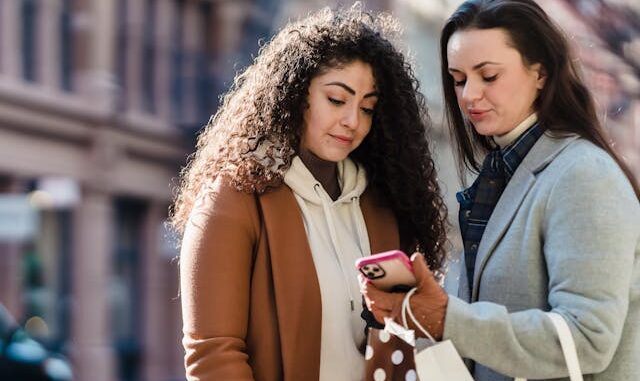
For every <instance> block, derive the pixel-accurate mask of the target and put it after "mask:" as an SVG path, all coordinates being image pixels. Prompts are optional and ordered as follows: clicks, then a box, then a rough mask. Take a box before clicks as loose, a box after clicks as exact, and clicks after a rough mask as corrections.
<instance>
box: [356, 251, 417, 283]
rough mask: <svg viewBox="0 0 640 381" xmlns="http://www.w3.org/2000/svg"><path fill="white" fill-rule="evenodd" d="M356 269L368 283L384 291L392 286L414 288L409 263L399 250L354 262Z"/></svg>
mask: <svg viewBox="0 0 640 381" xmlns="http://www.w3.org/2000/svg"><path fill="white" fill-rule="evenodd" d="M356 268H357V269H358V270H359V271H360V272H361V273H362V275H364V276H365V277H366V278H367V279H368V281H369V282H371V283H373V284H374V285H375V286H376V287H377V288H379V289H381V290H385V291H389V290H391V289H392V288H393V287H394V286H400V285H402V286H411V287H413V286H415V284H416V278H415V276H414V275H413V267H412V266H411V261H409V257H407V255H406V254H405V253H403V252H402V251H400V250H391V251H386V252H384V253H380V254H374V255H371V256H368V257H364V258H360V259H358V260H356Z"/></svg>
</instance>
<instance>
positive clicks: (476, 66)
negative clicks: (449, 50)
mask: <svg viewBox="0 0 640 381" xmlns="http://www.w3.org/2000/svg"><path fill="white" fill-rule="evenodd" d="M486 65H500V64H499V63H498V62H491V61H483V62H480V63H479V64H477V65H474V66H473V67H472V69H473V70H478V69H480V68H482V67H484V66H486ZM452 71H453V72H457V73H462V70H459V69H456V68H453V67H450V68H449V72H452Z"/></svg>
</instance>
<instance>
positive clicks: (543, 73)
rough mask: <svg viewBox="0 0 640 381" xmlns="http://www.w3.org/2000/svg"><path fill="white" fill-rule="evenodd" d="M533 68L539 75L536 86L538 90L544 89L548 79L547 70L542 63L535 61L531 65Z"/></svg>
mask: <svg viewBox="0 0 640 381" xmlns="http://www.w3.org/2000/svg"><path fill="white" fill-rule="evenodd" d="M531 70H532V71H533V72H534V73H535V74H536V75H537V78H538V79H537V80H536V87H537V88H538V90H542V89H543V88H544V84H545V82H546V81H547V70H546V69H545V68H544V66H542V64H539V63H535V64H533V65H531Z"/></svg>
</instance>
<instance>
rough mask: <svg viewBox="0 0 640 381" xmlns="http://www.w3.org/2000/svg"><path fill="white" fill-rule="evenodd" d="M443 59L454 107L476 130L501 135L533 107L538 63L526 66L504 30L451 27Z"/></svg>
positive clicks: (541, 80)
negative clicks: (448, 75) (449, 75)
mask: <svg viewBox="0 0 640 381" xmlns="http://www.w3.org/2000/svg"><path fill="white" fill-rule="evenodd" d="M447 60H448V61H449V73H450V74H451V76H452V77H453V82H454V86H455V93H456V97H457V99H458V106H459V107H460V110H461V112H462V113H463V115H464V116H465V117H466V118H467V120H469V121H470V122H471V123H472V124H473V126H474V128H475V129H476V131H477V132H478V133H479V134H480V135H485V136H496V135H497V136H499V135H504V134H506V133H508V132H509V131H511V130H513V129H514V128H515V127H516V126H518V124H520V122H522V121H523V120H524V119H526V118H527V117H528V116H529V115H531V114H532V113H533V112H534V101H535V100H536V97H537V96H538V91H539V90H540V89H542V88H543V86H544V80H545V77H544V75H543V73H542V71H541V65H540V64H533V65H529V66H527V65H525V63H524V60H523V58H522V56H521V55H520V53H519V52H518V51H517V50H516V49H515V48H513V47H512V46H510V38H509V36H508V34H507V32H506V31H505V30H504V29H502V28H494V29H466V30H460V31H457V32H455V33H454V34H453V35H452V36H451V38H450V39H449V42H448V44H447Z"/></svg>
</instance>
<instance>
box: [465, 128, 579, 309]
mask: <svg viewBox="0 0 640 381" xmlns="http://www.w3.org/2000/svg"><path fill="white" fill-rule="evenodd" d="M576 139H578V136H577V135H571V136H567V137H561V138H555V137H551V136H550V135H549V133H548V132H546V133H545V134H544V135H542V136H541V137H540V139H538V141H537V142H536V144H535V145H534V146H533V147H532V148H531V151H529V153H528V154H527V156H526V157H525V158H524V160H523V161H522V163H521V164H520V166H519V167H518V169H517V170H516V171H515V173H514V174H513V177H512V178H511V180H510V181H509V184H508V185H507V187H506V188H505V190H504V193H503V194H502V196H501V197H500V200H499V201H498V204H497V205H496V207H495V209H494V211H493V213H492V214H491V218H490V219H489V221H488V223H487V228H486V230H485V232H484V236H483V237H482V240H481V241H480V246H479V247H478V255H477V257H476V263H475V268H476V270H475V275H474V279H473V287H472V295H471V298H469V295H468V291H466V290H467V287H466V286H465V287H460V288H459V291H458V292H459V296H460V297H461V298H462V299H464V300H467V301H476V300H477V299H478V291H479V283H480V277H481V276H482V272H483V270H484V267H485V266H486V264H487V261H488V260H489V259H490V258H491V255H492V254H493V251H494V249H495V248H496V246H497V244H498V243H499V242H500V240H501V239H502V237H503V236H504V233H505V231H506V229H507V227H508V226H509V224H510V223H511V221H512V220H513V218H514V216H515V214H516V212H517V210H518V209H519V207H520V205H521V204H522V201H523V200H524V198H525V196H526V195H527V193H528V192H529V190H530V189H531V187H532V186H533V185H534V184H535V182H536V176H537V175H538V174H539V173H540V172H542V171H543V170H544V169H545V168H546V167H547V166H548V165H549V163H551V162H552V161H553V160H554V159H555V158H556V157H557V156H558V154H560V152H562V150H564V149H565V148H566V147H567V146H568V145H569V144H570V143H571V142H573V141H574V140H576ZM461 278H462V277H461ZM465 278H466V277H465ZM462 281H464V282H466V279H464V280H461V282H462ZM461 284H462V283H461ZM465 284H466V283H465Z"/></svg>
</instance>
